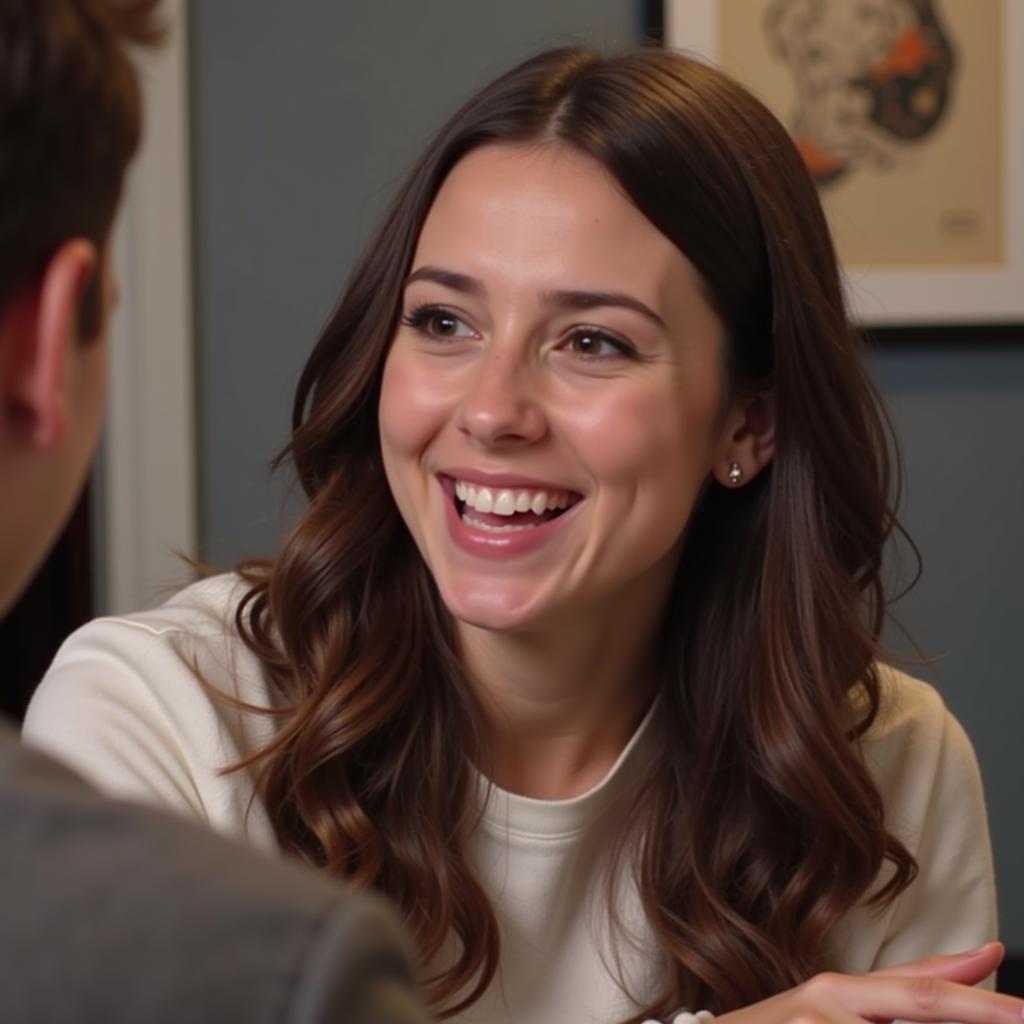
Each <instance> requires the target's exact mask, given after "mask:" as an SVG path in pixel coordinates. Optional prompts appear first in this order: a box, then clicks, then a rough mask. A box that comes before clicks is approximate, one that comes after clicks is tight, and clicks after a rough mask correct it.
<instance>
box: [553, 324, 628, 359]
mask: <svg viewBox="0 0 1024 1024" xmlns="http://www.w3.org/2000/svg"><path fill="white" fill-rule="evenodd" d="M565 348H566V349H568V351H569V352H571V353H572V354H573V355H577V356H581V357H582V358H584V359H621V358H624V357H625V358H628V357H629V356H631V355H633V354H634V351H635V350H634V349H633V348H632V346H631V345H629V343H628V342H625V341H620V340H619V339H618V338H613V337H612V336H611V335H609V334H604V333H603V332H601V331H596V330H593V329H591V328H581V329H580V330H578V331H575V332H574V333H573V334H572V335H570V337H569V340H568V342H567V343H566V345H565Z"/></svg>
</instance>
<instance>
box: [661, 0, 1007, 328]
mask: <svg viewBox="0 0 1024 1024" xmlns="http://www.w3.org/2000/svg"><path fill="white" fill-rule="evenodd" d="M660 13H661V19H662V20H661V24H660V25H659V24H658V23H657V19H658V10H657V5H656V4H648V5H647V8H646V22H647V28H648V31H649V32H650V33H651V34H655V35H657V34H659V32H660V36H661V39H662V41H663V42H664V44H665V45H666V46H670V47H673V48H677V49H681V50H683V51H685V52H687V53H690V54H692V55H694V56H697V57H699V58H701V59H704V60H708V61H710V62H712V63H715V64H717V65H719V66H720V67H722V68H724V70H726V71H728V72H729V73H730V74H732V75H733V76H734V77H736V78H738V79H739V80H740V81H741V82H743V83H744V84H745V85H746V86H747V87H748V88H750V89H751V90H752V91H753V92H754V93H756V94H757V95H758V96H760V97H761V99H762V100H764V101H765V103H767V104H768V106H769V107H771V108H772V109H773V110H774V111H775V113H776V114H777V115H778V116H779V118H780V120H782V121H783V123H785V124H786V126H787V127H788V128H789V129H790V132H791V134H792V135H793V137H794V140H795V141H796V142H797V145H798V146H799V148H800V150H801V152H802V153H803V154H804V159H805V162H806V163H807V165H808V168H809V169H810V170H811V172H812V174H813V175H814V177H815V179H816V181H817V182H818V186H819V190H820V194H821V197H822V200H823V202H824V205H825V209H826V213H827V214H828V217H829V221H830V223H831V225H832V229H833V233H834V235H835V238H836V244H837V248H838V250H839V256H840V260H841V262H842V265H843V269H844V273H845V276H846V281H847V290H848V295H849V298H850V302H851V306H852V308H853V310H854V313H855V315H856V317H857V318H858V320H859V321H860V322H861V323H862V324H864V325H866V326H869V327H877V328H883V329H897V328H899V329H906V330H905V334H907V335H911V334H913V332H914V331H915V330H922V332H923V333H924V334H926V335H934V334H935V333H936V330H939V331H942V330H949V329H950V326H951V325H952V328H953V329H954V330H955V329H956V325H961V326H962V325H971V331H970V332H969V333H970V335H971V337H973V338H975V339H976V340H985V338H986V337H988V338H990V339H1000V340H1001V339H1002V338H1009V337H1011V336H1012V337H1015V338H1016V339H1017V340H1024V3H1021V2H1020V0H971V3H969V4H968V3H962V2H960V0H664V4H663V6H662V7H661V12H660Z"/></svg>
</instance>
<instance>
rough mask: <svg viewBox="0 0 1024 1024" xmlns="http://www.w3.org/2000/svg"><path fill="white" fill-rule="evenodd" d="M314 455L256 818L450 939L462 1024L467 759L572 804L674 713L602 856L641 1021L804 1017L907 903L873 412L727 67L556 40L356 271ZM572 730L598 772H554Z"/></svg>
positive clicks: (824, 258) (807, 209) (277, 624)
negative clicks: (543, 730) (551, 730)
mask: <svg viewBox="0 0 1024 1024" xmlns="http://www.w3.org/2000/svg"><path fill="white" fill-rule="evenodd" d="M288 455H289V456H290V457H291V458H292V459H293V460H294V464H295V466H296V468H297V473H298V476H299V479H300V480H301V483H302V485H303V487H304V488H305V491H306V493H307V494H308V497H309V502H310V504H309V508H308V511H306V513H305V514H304V515H303V517H302V519H301V521H300V522H299V524H298V526H297V528H296V529H295V530H294V532H293V533H292V534H291V535H290V536H289V539H288V540H287V543H286V544H285V546H284V548H283V551H282V553H281V554H280V556H279V557H278V558H277V560H276V562H275V564H274V565H273V566H272V567H262V568H261V567H259V566H255V565H252V566H249V568H248V569H247V573H248V575H249V578H250V581H251V582H252V584H253V588H252V590H251V592H250V595H249V600H248V601H247V602H246V603H245V604H244V605H243V607H242V609H241V611H240V614H239V621H240V622H241V623H242V624H243V629H244V631H245V633H246V635H247V637H248V642H249V643H250V645H251V646H253V647H254V649H255V650H256V651H257V653H259V654H260V655H261V657H262V658H263V660H264V662H265V664H266V666H267V667H268V669H269V670H270V672H271V673H272V675H273V677H274V678H275V680H276V682H277V684H278V686H279V687H280V688H281V689H282V691H283V693H284V694H285V696H286V699H287V701H289V702H291V703H292V704H293V707H292V710H291V711H290V712H289V713H288V714H287V715H286V716H285V717H284V718H283V724H282V727H281V730H280V732H279V734H278V737H277V739H276V740H275V742H274V743H273V744H272V745H271V746H270V747H269V748H268V750H267V751H266V752H265V753H264V755H263V756H262V759H261V760H260V763H261V765H262V768H263V771H264V773H265V774H264V776H263V780H262V784H263V793H264V796H265V798H266V800H267V803H268V806H269V808H270V812H271V816H272V819H273V820H274V823H275V826H276V828H277V831H278V834H279V837H280V838H281V839H282V840H283V842H284V843H285V845H286V846H290V847H291V848H292V849H295V850H298V851H300V852H301V853H302V854H303V855H304V856H306V857H307V858H309V859H310V860H312V861H314V862H316V863H318V864H321V865H324V866H325V867H326V868H327V869H328V870H330V871H332V872H334V873H336V874H338V875H341V876H344V877H347V878H350V879H352V880H354V881H355V882H356V883H358V884H372V885H375V886H377V887H379V888H381V889H383V890H384V891H385V892H387V893H389V894H390V895H392V896H393V897H394V898H395V899H396V900H397V902H398V903H399V905H400V906H401V908H402V909H403V911H404V913H405V915H406V918H407V920H408V922H409V924H410V926H411V928H412V932H413V935H414V937H415V939H416V941H417V943H418V945H419V949H420V953H421V957H422V960H423V962H424V964H435V963H437V962H438V957H439V956H440V955H441V954H442V952H443V951H445V950H451V949H455V950H457V951H458V955H453V956H451V957H450V958H449V960H448V961H446V963H447V966H446V967H444V969H441V970H439V971H438V972H436V974H435V975H434V976H433V978H432V979H431V984H432V989H431V991H432V995H433V998H434V1004H435V1007H439V1008H447V1009H449V1010H451V1009H452V1008H453V1007H454V1006H456V1005H465V1004H470V1003H472V1002H473V1000H475V999H476V998H477V997H478V996H479V995H480V993H481V992H482V991H483V990H484V989H485V988H486V987H487V986H488V985H489V984H491V983H492V982H494V983H497V980H496V977H495V971H496V969H497V965H498V963H499V956H500V951H499V923H498V920H497V919H496V916H495V913H494V909H493V907H492V905H491V903H490V902H489V900H488V898H487V897H486V896H485V894H484V893H483V891H482V890H481V888H480V886H479V885H478V883H477V882H476V880H475V878H474V875H473V872H472V871H471V870H470V868H469V866H468V863H467V860H466V858H465V856H464V845H463V844H464V840H465V837H466V836H467V834H468V833H469V831H471V830H472V828H473V827H474V825H475V824H476V821H477V817H476V816H477V813H478V804H477V802H476V801H475V800H474V799H473V794H474V792H475V789H474V787H475V785H476V779H477V776H476V774H475V772H474V770H475V769H479V770H481V771H482V772H483V774H484V775H486V776H487V777H489V778H490V779H491V780H492V781H494V782H495V783H496V784H498V785H500V786H502V787H504V788H505V789H509V790H513V791H515V792H519V793H524V794H526V795H528V796H539V797H546V798H557V797H570V796H574V795H577V794H578V793H581V792H583V791H585V790H586V789H588V788H589V787H591V786H593V785H594V784H595V783H597V782H598V781H599V780H600V779H601V778H602V776H603V774H604V773H605V772H606V771H607V770H608V768H609V767H610V766H611V764H612V762H613V761H614V760H615V758H616V756H617V755H618V754H619V752H620V751H621V750H622V748H623V746H624V744H625V743H626V741H627V740H628V738H629V737H630V735H631V734H632V733H633V732H634V730H635V729H636V727H637V725H638V723H639V722H640V721H641V719H642V718H643V717H644V715H645V713H647V711H648V709H650V708H651V707H652V705H653V704H654V702H657V707H656V713H655V714H654V716H653V720H652V721H651V722H650V723H649V727H648V734H649V742H650V744H651V750H652V753H651V762H650V766H649V768H648V770H647V771H646V773H645V774H644V777H643V778H642V780H641V781H640V783H639V784H638V785H636V786H635V788H634V790H633V791H632V792H631V793H630V794H629V797H628V800H627V801H626V802H625V803H624V805H623V806H624V807H628V813H621V812H620V816H621V822H620V827H618V828H617V830H616V832H615V836H614V841H613V842H612V844H611V847H610V854H611V864H612V865H613V867H612V869H611V870H610V872H609V875H610V877H611V878H612V879H614V880H619V881H621V879H623V878H625V877H631V876H635V878H636V882H637V885H638V888H639V892H640V896H641V901H642V907H643V912H644V914H645V916H646V920H647V922H648V924H649V926H650V928H651V929H652V931H653V935H654V937H655V939H656V942H657V946H658V955H659V956H660V957H661V958H663V961H664V970H663V971H662V972H661V975H660V982H659V983H658V984H657V986H656V987H655V989H654V991H653V992H652V993H650V994H649V997H648V998H647V1000H646V1004H645V1005H644V1008H643V1011H642V1012H640V1013H638V1014H637V1016H636V1017H635V1018H633V1019H635V1020H642V1019H643V1018H644V1017H645V1016H648V1015H649V1016H658V1017H663V1016H664V1015H666V1014H667V1013H669V1012H671V1011H672V1010H673V1008H677V1007H679V1006H683V1005H685V1006H690V1007H707V1008H709V1009H712V1010H717V1011H722V1010H725V1009H730V1008H735V1007H738V1006H743V1005H746V1004H748V1003H751V1002H752V1001H754V1000H757V999H761V998H763V997H765V996H768V995H770V994H772V993H774V992H778V991H781V990H782V989H786V988H788V987H790V986H791V985H793V984H795V983H796V982H798V981H800V980H801V979H804V978H806V977H808V976H809V975H810V974H811V973H813V971H814V970H815V969H816V967H818V965H819V964H820V958H821V953H822V949H823V944H824V943H825V940H826V938H827V937H828V936H829V935H830V932H831V931H832V929H833V928H834V927H835V926H836V925H837V923H838V922H840V921H841V920H842V918H843V917H844V915H845V914H846V913H847V912H848V911H850V910H851V908H853V907H854V906H855V905H857V904H858V903H859V902H861V901H863V900H865V899H867V898H869V897H870V898H871V899H873V900H874V903H875V905H876V906H877V907H879V908H885V907H886V906H887V905H888V904H889V903H890V901H891V900H892V899H893V898H894V897H895V896H896V895H897V894H899V893H900V892H901V891H902V890H904V889H905V887H906V886H907V885H908V884H909V883H910V881H911V879H912V878H913V875H914V871H915V866H914V862H913V858H912V857H911V856H910V854H909V853H908V852H907V850H906V849H905V848H904V846H903V845H902V844H901V842H899V841H898V840H897V839H896V838H894V837H893V835H891V834H890V832H889V831H887V828H886V825H885V823H884V822H883V807H882V801H881V798H880V794H879V791H878V789H877V788H876V786H875V784H874V783H873V781H872V778H871V776H870V775H869V773H868V770H867V769H866V767H865V765H864V763H863V761H862V759H861V756H860V754H859V752H858V750H857V747H856V745H855V743H854V742H853V740H855V738H856V737H858V736H859V735H861V734H862V733H863V732H864V731H865V730H866V729H867V728H868V726H869V725H870V724H871V722H872V720H873V718H874V716H875V715H876V713H877V708H878V702H879V677H878V673H877V668H876V664H875V659H876V657H877V655H878V653H879V633H880V629H881V625H882V621H883V616H884V613H885V608H886V604H885V598H884V595H883V592H882V586H881V578H880V564H881V557H882V549H883V545H884V544H885V541H886V538H887V537H888V536H889V534H890V533H891V531H892V530H893V528H894V517H893V512H892V507H891V503H890V459H889V455H888V449H887V433H886V429H885V421H884V418H883V416H882V414H881V413H880V410H879V407H878V405H877V403H876V399H875V396H874V394H873V391H872V389H871V387H870V385H869V383H868V381H867V379H866V376H865V372H864V370H863V368H862V367H861V364H860V343H859V341H858V340H857V338H856V337H855V336H854V334H853V332H852V331H851V329H850V325H849V323H848V321H847V318H846V314H845V311H844V302H843V295H842V291H841V286H840V277H839V273H838V271H837V265H836V257H835V254H834V251H833V246H832V242H831V239H830V236H829V231H828V228H827V225H826V222H825V218H824V216H823V214H822V209H821V206H820V203H819V200H818V197H817V195H816V193H815V189H814V187H813V185H812V183H811V181H810V178H809V176H808V173H807V171H806V169H805V167H804V166H803V164H802V163H801V160H800V157H799V156H798V154H797V151H796V150H795V148H794V146H793V144H792V142H791V141H790V139H789V137H788V136H787V134H786V132H785V130H784V129H783V128H782V127H781V126H780V124H779V123H778V122H777V121H776V119H775V118H774V117H773V116H772V115H771V114H770V113H769V112H768V110H767V109H766V108H765V107H764V106H762V104H761V103H760V102H758V101H757V100H756V99H754V98H753V97H752V96H751V95H750V94H749V93H748V92H746V91H745V90H744V89H743V88H741V87H740V86H738V85H737V84H735V83H734V82H733V81H732V80H730V79H729V78H728V77H726V76H725V75H724V74H722V73H720V72H718V71H717V70H714V69H712V68H710V67H707V66H705V65H704V64H702V63H699V62H697V61H694V60H691V59H687V58H686V57H683V56H680V55H676V54H672V53H670V52H666V51H662V50H656V49H646V50H642V51H635V52H630V53H626V54H624V55H620V56H614V57H610V58H604V57H601V56H599V55H596V54H594V53H590V52H586V51H582V50H560V51H554V52H549V53H545V54H542V55H540V56H538V57H536V58H535V59H532V60H530V61H527V62H526V63H524V64H523V65H521V66H520V67H518V68H516V69H515V70H513V71H511V72H509V73H508V74H506V75H505V76H503V77H502V78H500V79H499V80H497V81H496V82H494V83H493V84H492V85H490V86H489V87H487V88H486V89H484V90H483V91H482V92H480V93H479V94H478V95H477V96H475V97H474V98H473V99H472V100H470V101H469V102H468V103H467V104H466V105H465V106H464V107H463V108H462V109H461V110H460V111H459V112H458V113H457V114H456V115H455V116H454V117H453V118H452V119H451V120H450V121H449V122H448V124H447V125H446V126H445V127H444V128H443V129H442V130H441V132H440V133H439V134H438V136H437V137H436V138H435V139H434V141H433V142H432V143H431V145H430V146H429V147H428V149H427V151H426V153H425V154H424V155H423V157H422V158H421V159H420V160H419V162H418V163H417V164H416V166H415V167H414V168H413V170H412V171H411V173H410V174H409V176H408V178H407V179H406V182H405V184H404V185H403V186H402V187H401V189H400V191H399V193H398V196H397V198H396V199H395V200H394V202H393V204H392V206H391V209H390V212H389V213H388V214H387V216H386V219H385V221H384V223H383V226H382V227H381V229H380V231H379V233H378V234H377V235H376V237H375V238H374V239H373V241H372V242H371V243H370V245H369V247H368V249H367V251H366V254H365V256H364V258H363V259H362V261H361V263H360V264H359V265H358V267H357V268H356V270H355V272H354V275H353V277H352V279H351V281H350V284H349V286H348V288H347V291H346V292H345V295H344V296H343V298H342V300H341V303H340V306H339V308H338V310H337V312H336V313H335V315H334V317H333V319H332V321H331V323H330V324H329V326H328V327H327V329H326V331H325V332H324V335H323V337H322V338H321V340H320V342H319V344H318V346H317V348H316V350H315V352H314V354H313V356H312V358H311V359H310V361H309V363H308V365H307V367H306V370H305V373H304V375H303V377H302V380H301V384H300V387H299V392H298V396H297V400H296V405H295V431H294V436H293V440H292V442H291V444H290V446H289V449H288ZM531 667H536V668H537V673H536V675H535V676H533V677H531ZM531 682H532V683H533V684H534V685H533V687H532V688H531ZM584 709H585V710H584ZM563 711H564V712H566V717H565V720H566V721H571V722H572V723H574V725H578V724H579V723H580V722H581V721H582V722H584V723H585V726H584V728H585V730H586V732H587V735H588V736H589V741H588V744H587V746H586V749H585V750H583V749H580V750H577V752H576V754H577V755H578V756H577V758H576V761H575V763H574V765H566V764H562V763H557V762H555V761H550V762H545V761H543V760H542V759H540V756H539V755H538V757H537V758H535V757H533V755H532V753H531V750H532V749H534V748H531V746H530V743H529V738H530V735H531V734H530V729H531V723H539V722H542V721H543V722H547V723H549V724H550V723H551V722H555V723H557V722H558V721H559V715H560V714H561V713H562V712H563ZM515 729H519V730H520V732H519V735H520V737H523V736H525V737H526V738H527V739H526V741H524V742H523V743H522V744H520V745H519V746H517V745H516V743H515V741H514V740H511V739H509V734H510V733H512V732H514V731H515ZM540 749H541V744H537V745H536V750H540ZM880 870H881V871H882V881H881V883H880V884H879V885H878V886H877V887H875V888H872V887H873V884H874V883H875V882H876V880H877V879H878V878H879V872H880ZM615 884H617V883H615ZM615 884H613V885H612V887H611V889H610V898H611V899H612V900H613V901H614V898H615V897H614V893H615ZM613 917H614V915H613ZM620 924H621V928H620V934H621V935H622V940H621V941H622V944H627V943H628V942H629V939H628V927H627V923H622V922H620ZM609 969H611V970H614V965H609Z"/></svg>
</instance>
